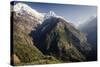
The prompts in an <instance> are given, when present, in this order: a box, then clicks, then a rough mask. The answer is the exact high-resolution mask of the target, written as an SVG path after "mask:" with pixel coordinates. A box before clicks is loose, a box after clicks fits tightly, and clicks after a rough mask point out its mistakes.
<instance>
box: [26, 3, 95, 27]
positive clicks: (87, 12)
mask: <svg viewBox="0 0 100 67" xmlns="http://www.w3.org/2000/svg"><path fill="white" fill-rule="evenodd" d="M24 3H26V4H27V5H29V6H30V7H32V8H33V9H36V10H37V11H38V12H42V13H47V12H49V11H51V10H52V11H54V12H55V13H56V14H57V15H60V16H63V17H64V18H65V19H66V20H67V21H69V22H71V23H74V24H75V25H76V26H78V25H79V24H80V23H83V22H85V21H86V20H88V19H89V18H90V17H91V16H97V7H96V6H87V5H85V6H83V5H71V4H66V5H65V4H49V3H33V2H32V3H31V2H24Z"/></svg>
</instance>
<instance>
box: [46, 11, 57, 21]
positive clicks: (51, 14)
mask: <svg viewBox="0 0 100 67" xmlns="http://www.w3.org/2000/svg"><path fill="white" fill-rule="evenodd" d="M51 17H56V14H55V12H53V11H49V12H48V13H46V14H45V16H44V20H45V19H49V18H51Z"/></svg>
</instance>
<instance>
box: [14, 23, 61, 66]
mask: <svg viewBox="0 0 100 67" xmlns="http://www.w3.org/2000/svg"><path fill="white" fill-rule="evenodd" d="M13 50H14V51H13V54H16V56H17V57H18V58H19V60H20V61H21V62H20V63H16V62H17V61H15V63H14V64H13V65H27V64H46V63H58V62H60V61H59V60H57V59H56V58H54V57H52V56H49V57H48V56H45V55H43V54H42V52H41V51H39V50H38V49H37V48H36V47H35V46H34V43H33V42H32V39H31V37H30V36H29V35H28V34H26V33H25V32H24V31H23V30H21V29H20V28H19V27H18V26H16V24H15V25H14V31H13Z"/></svg>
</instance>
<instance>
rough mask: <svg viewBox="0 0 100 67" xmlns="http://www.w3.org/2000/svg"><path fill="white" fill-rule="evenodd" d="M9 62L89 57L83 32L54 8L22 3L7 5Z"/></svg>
mask: <svg viewBox="0 0 100 67" xmlns="http://www.w3.org/2000/svg"><path fill="white" fill-rule="evenodd" d="M11 8H12V9H11V22H12V24H13V25H12V28H13V30H12V31H13V34H12V35H13V38H12V39H13V44H12V45H13V47H11V48H12V52H11V64H12V65H28V64H54V63H65V62H80V61H89V59H88V58H93V57H91V56H90V55H89V54H91V51H92V48H91V44H90V43H88V41H87V37H86V35H85V34H84V33H82V32H80V31H79V30H78V29H76V28H75V27H74V26H73V25H72V24H70V23H68V22H67V20H66V19H64V17H61V16H58V15H56V14H55V12H53V11H50V12H48V13H45V14H43V13H40V12H38V11H36V10H35V9H32V8H31V7H29V6H28V5H26V4H24V3H17V4H15V5H11Z"/></svg>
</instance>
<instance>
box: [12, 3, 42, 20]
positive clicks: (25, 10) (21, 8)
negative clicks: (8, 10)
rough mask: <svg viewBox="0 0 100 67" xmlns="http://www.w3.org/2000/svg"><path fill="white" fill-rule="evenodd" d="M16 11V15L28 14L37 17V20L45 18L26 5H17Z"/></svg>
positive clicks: (15, 6)
mask: <svg viewBox="0 0 100 67" xmlns="http://www.w3.org/2000/svg"><path fill="white" fill-rule="evenodd" d="M14 11H15V12H16V13H20V14H25V13H27V14H29V15H32V16H35V17H37V18H40V17H43V15H42V14H41V13H39V12H38V11H36V10H35V9H32V8H31V7H30V6H28V5H27V4H24V3H17V4H16V5H14Z"/></svg>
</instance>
